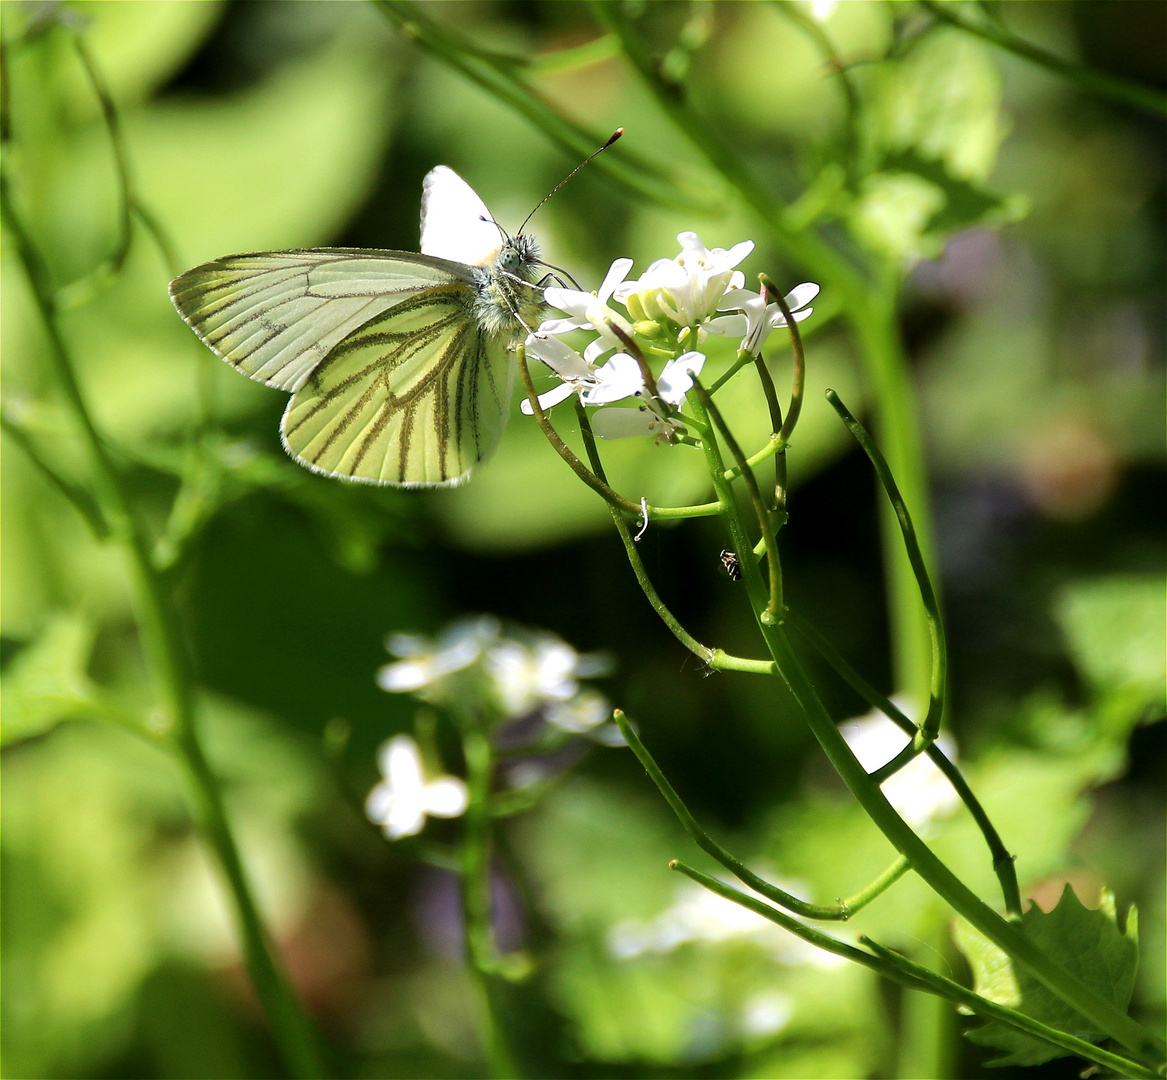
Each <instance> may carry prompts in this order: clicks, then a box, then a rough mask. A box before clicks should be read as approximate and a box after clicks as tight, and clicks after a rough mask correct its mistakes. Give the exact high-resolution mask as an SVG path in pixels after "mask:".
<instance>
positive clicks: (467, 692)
mask: <svg viewBox="0 0 1167 1080" xmlns="http://www.w3.org/2000/svg"><path fill="white" fill-rule="evenodd" d="M386 648H387V649H388V651H389V652H390V653H391V654H392V655H393V656H394V657H396V659H395V660H394V662H393V663H390V664H386V665H385V666H384V667H382V668H381V669H380V670H379V671H378V672H377V685H378V686H380V687H381V689H382V690H385V691H387V692H389V693H394V694H397V693H408V694H412V695H413V696H414V697H416V698H418V699H419V700H421V701H424V702H427V703H429V704H432V705H436V706H440V707H442V708H445V709H447V710H448V711H449V712H450V713H451V714H452V715H454V716H455V717H456V718H457V717H462V718H466V717H469V716H474V718H475V719H474V721H473V722H474V723H481V724H484V725H485V727H486V728H487V729H488V730H490V731H491V732H492V733H493V734H492V738H493V740H494V742H495V743H496V744H497V745H498V746H499V747H501V748H504V749H506V750H509V751H517V752H518V753H519V754H520V755H523V754H528V753H530V752H531V751H533V750H534V751H539V752H542V753H544V756H546V752H548V751H559V750H560V749H561V748H562V747H563V746H564V744H565V743H567V742H569V741H570V740H571V739H572V738H573V737H574V736H579V735H584V736H587V737H588V738H590V739H592V740H594V741H596V742H599V743H602V744H604V745H608V746H614V745H622V743H623V739H622V737H621V736H620V732H619V729H618V728H617V727H616V725H615V724H614V723H612V722H611V718H612V708H611V706H610V705H609V703H608V701H607V699H606V698H605V697H604V696H603V694H601V693H600V692H599V691H597V690H595V689H593V688H591V687H588V686H583V685H581V683H580V680H581V679H587V678H593V677H596V676H599V675H604V674H606V673H607V671H608V667H609V665H608V662H607V661H606V660H605V659H604V658H603V657H599V656H588V655H581V654H580V653H577V652H576V651H575V649H573V648H572V647H571V646H570V645H568V644H567V643H566V642H565V641H562V640H561V639H560V638H558V637H556V636H555V635H554V634H550V633H547V632H545V631H529V630H521V629H518V628H513V629H510V628H508V629H507V630H504V628H503V626H502V624H501V623H500V622H499V620H498V619H495V618H493V617H492V616H488V615H485V616H480V617H478V618H472V619H461V620H459V621H458V622H455V623H453V624H452V625H450V626H448V627H447V628H446V629H445V630H443V631H442V632H441V633H440V634H439V635H438V636H437V637H436V638H433V639H431V638H426V637H423V636H421V635H417V634H393V635H391V636H390V637H389V639H388V641H387V642H386ZM378 764H379V766H380V770H381V774H382V780H381V782H380V783H379V784H378V785H377V786H376V787H375V788H374V789H373V790H372V792H371V793H370V795H369V798H368V800H367V802H366V804H365V810H366V813H367V814H368V816H369V818H370V819H371V820H372V821H374V822H375V823H377V824H378V825H381V826H382V827H383V828H384V830H385V834H386V836H388V837H389V838H390V839H394V840H395V839H398V838H400V837H402V836H412V835H414V834H415V833H418V832H420V831H421V829H422V828H423V827H424V825H425V819H426V817H427V816H431V817H457V816H458V815H460V814H461V813H462V812H463V811H464V810H465V809H466V785H465V784H464V783H463V781H462V780H460V779H458V778H457V777H454V776H432V777H429V778H427V776H426V770H425V767H424V765H423V763H422V755H421V751H420V750H419V748H418V745H417V743H416V742H415V741H414V739H413V738H412V737H411V736H409V735H396V736H394V737H393V738H392V739H390V740H388V741H387V742H386V743H385V744H384V745H383V746H382V747H381V749H380V751H379V754H378ZM543 764H544V765H547V766H548V767H546V768H544V767H542V766H540V767H538V768H533V767H530V766H531V762H530V761H528V760H526V758H524V757H522V756H520V757H519V758H517V759H515V760H513V761H509V762H507V765H508V767H509V768H508V771H509V774H510V776H509V779H510V781H511V786H522V784H523V783H524V782H525V781H524V779H523V778H526V780H527V781H529V780H530V779H532V778H535V779H543V778H545V776H546V775H548V774H549V773H550V772H554V768H555V767H556V764H557V763H555V762H551V761H548V762H544V763H543Z"/></svg>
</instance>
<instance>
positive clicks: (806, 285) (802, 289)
mask: <svg viewBox="0 0 1167 1080" xmlns="http://www.w3.org/2000/svg"><path fill="white" fill-rule="evenodd" d="M818 294H819V287H818V286H817V285H816V284H815V283H814V282H813V281H804V282H803V283H802V284H801V285H795V286H794V288H793V289H791V290H790V292H788V293H787V294H786V297H785V299H786V306H787V307H788V308H790V310H791V312H795V311H797V310H798V309H799V308H800V307H806V305H807V304H809V303H810V302H811V301H812V300H813V299H814V298H815V297H816V296H818Z"/></svg>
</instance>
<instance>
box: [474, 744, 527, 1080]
mask: <svg viewBox="0 0 1167 1080" xmlns="http://www.w3.org/2000/svg"><path fill="white" fill-rule="evenodd" d="M462 751H463V754H464V756H465V758H466V787H467V791H468V795H469V801H468V803H467V806H466V813H465V815H464V817H463V819H462V822H463V832H462V849H461V864H462V927H463V933H464V935H465V941H466V961H467V964H468V966H469V969H470V977H471V979H472V981H473V983H474V993H475V998H476V1000H477V1004H478V1020H479V1029H480V1032H481V1035H482V1043H483V1049H484V1051H485V1053H486V1058H487V1060H488V1061H489V1063H490V1067H491V1071H492V1072H493V1074H494V1075H495V1076H497V1077H500V1078H508V1077H516V1076H518V1075H519V1074H518V1072H517V1071H516V1068H515V1062H514V1057H513V1055H512V1053H511V1049H510V1046H509V1044H508V1041H507V1038H506V1035H505V1025H504V1023H503V1020H502V1016H501V1015H500V1002H499V997H498V986H497V978H498V963H497V957H496V953H495V947H494V933H493V928H492V918H491V908H492V904H491V881H490V784H491V780H492V777H493V775H494V755H493V753H492V751H491V747H490V739H489V738H488V736H487V735H486V734H485V732H483V731H481V730H479V729H478V727H477V726H472V727H468V729H467V730H465V731H464V732H463V734H462Z"/></svg>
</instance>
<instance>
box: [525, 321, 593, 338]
mask: <svg viewBox="0 0 1167 1080" xmlns="http://www.w3.org/2000/svg"><path fill="white" fill-rule="evenodd" d="M586 325H587V319H544V321H543V322H541V323H540V324H539V325H538V326H537V327H536V328H535V333H536V334H538V335H540V336H541V337H542V336H544V335H547V334H569V333H571V331H572V330H579V329H581V328H582V327H584V326H586Z"/></svg>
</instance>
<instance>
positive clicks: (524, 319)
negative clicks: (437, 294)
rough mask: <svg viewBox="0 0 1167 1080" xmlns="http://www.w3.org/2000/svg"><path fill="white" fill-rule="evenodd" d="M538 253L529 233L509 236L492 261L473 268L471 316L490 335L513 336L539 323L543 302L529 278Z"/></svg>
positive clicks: (532, 274) (540, 290) (541, 291)
mask: <svg viewBox="0 0 1167 1080" xmlns="http://www.w3.org/2000/svg"><path fill="white" fill-rule="evenodd" d="M537 257H538V249H537V247H536V244H535V241H534V240H532V239H531V237H529V236H515V237H508V238H507V240H506V242H505V243H504V244H503V246H502V250H501V251H500V252H499V253H498V255H497V256H496V258H495V260H494V262H493V263H491V264H490V265H489V266H484V267H482V268H481V269H480V270H478V271H477V272H476V274H475V281H474V289H475V298H474V317H475V320H476V321H477V322H478V324H479V325H480V326H481V327H482V329H483V330H485V331H486V333H487V334H488V335H490V336H491V337H495V336H504V337H509V338H512V339H513V338H517V337H520V336H521V335H523V334H525V333H527V332H528V331H530V330H534V328H535V327H536V326H538V324H539V320H540V317H541V315H542V313H543V309H544V307H545V306H546V305H545V303H544V301H543V290H542V289H540V288H539V287H538V286H536V285H535V284H534V283H533V282H532V281H531V278H532V277H534V267H535V263H536V261H537Z"/></svg>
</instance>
